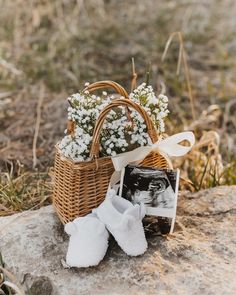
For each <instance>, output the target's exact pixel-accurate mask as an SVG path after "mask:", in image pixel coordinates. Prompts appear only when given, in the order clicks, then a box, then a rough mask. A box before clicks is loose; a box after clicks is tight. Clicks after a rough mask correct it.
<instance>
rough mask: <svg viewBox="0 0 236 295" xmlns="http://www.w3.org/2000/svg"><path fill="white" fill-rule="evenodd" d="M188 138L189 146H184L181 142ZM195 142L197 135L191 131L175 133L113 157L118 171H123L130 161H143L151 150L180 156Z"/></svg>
mask: <svg viewBox="0 0 236 295" xmlns="http://www.w3.org/2000/svg"><path fill="white" fill-rule="evenodd" d="M184 140H187V141H188V142H189V146H183V145H181V144H180V142H182V141H184ZM194 143H195V136H194V134H193V133H192V132H191V131H186V132H181V133H177V134H174V135H172V136H170V137H167V138H165V139H160V140H158V141H157V142H155V143H154V144H152V145H151V146H142V147H138V148H136V149H135V150H133V151H131V152H126V153H123V154H119V155H116V156H114V157H112V162H113V165H114V168H115V170H116V171H121V170H122V169H123V168H124V167H125V166H126V165H128V164H129V163H133V162H135V163H138V162H140V161H142V160H143V159H144V158H145V157H146V156H147V155H148V154H149V153H150V152H151V151H155V150H158V151H160V152H162V153H164V154H167V155H168V156H171V157H172V156H174V157H179V156H183V155H185V154H187V153H188V152H189V151H190V150H191V148H192V147H193V145H194Z"/></svg>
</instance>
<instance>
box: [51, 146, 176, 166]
mask: <svg viewBox="0 0 236 295" xmlns="http://www.w3.org/2000/svg"><path fill="white" fill-rule="evenodd" d="M59 142H60V141H58V142H57V143H56V145H55V148H56V151H57V153H58V154H59V155H60V159H61V160H62V161H65V162H68V163H70V164H71V165H75V166H79V165H86V164H87V165H89V164H94V163H95V162H96V161H97V160H98V161H99V160H111V158H112V157H111V156H106V157H99V158H95V159H92V160H88V161H78V162H75V161H73V160H72V159H71V158H69V157H66V156H63V155H62V154H61V151H60V149H59ZM151 152H158V153H159V154H160V155H161V156H162V157H164V158H165V160H166V162H167V164H168V166H169V167H170V169H173V163H172V161H171V158H170V157H169V156H168V155H167V154H166V153H165V152H162V151H160V150H157V151H155V150H153V151H151ZM151 152H150V153H151ZM143 160H144V159H143ZM141 162H142V161H141Z"/></svg>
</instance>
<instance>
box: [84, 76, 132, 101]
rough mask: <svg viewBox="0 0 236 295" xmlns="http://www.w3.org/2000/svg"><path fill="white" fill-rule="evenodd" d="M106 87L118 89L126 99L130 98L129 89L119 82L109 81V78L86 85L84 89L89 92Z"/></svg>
mask: <svg viewBox="0 0 236 295" xmlns="http://www.w3.org/2000/svg"><path fill="white" fill-rule="evenodd" d="M102 88H103V89H104V88H113V89H115V90H116V92H117V93H118V94H120V95H121V96H123V97H124V98H126V99H129V95H128V93H127V91H126V90H125V89H124V88H123V87H122V86H121V85H120V84H118V83H116V82H114V81H109V80H105V81H98V82H95V83H92V84H90V85H89V86H87V87H85V88H84V90H83V91H89V92H94V91H96V90H98V89H102Z"/></svg>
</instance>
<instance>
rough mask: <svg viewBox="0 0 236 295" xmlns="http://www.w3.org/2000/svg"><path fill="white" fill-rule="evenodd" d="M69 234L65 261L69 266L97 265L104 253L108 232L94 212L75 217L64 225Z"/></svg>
mask: <svg viewBox="0 0 236 295" xmlns="http://www.w3.org/2000/svg"><path fill="white" fill-rule="evenodd" d="M65 231H66V233H67V234H68V235H70V241H69V247H68V251H67V256H66V263H67V264H68V265H69V266H71V267H88V266H94V265H98V264H99V262H100V261H101V260H102V259H103V257H104V256H105V254H106V251H107V247H108V237H109V234H108V232H107V230H106V228H105V225H104V224H103V223H102V222H101V221H100V220H99V219H98V218H97V216H96V215H95V214H89V215H87V216H85V217H79V218H76V219H75V220H74V221H72V222H69V223H67V224H66V225H65Z"/></svg>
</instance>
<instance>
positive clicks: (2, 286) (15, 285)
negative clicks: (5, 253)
mask: <svg viewBox="0 0 236 295" xmlns="http://www.w3.org/2000/svg"><path fill="white" fill-rule="evenodd" d="M0 294H2V295H12V294H16V295H26V293H25V292H24V290H23V287H22V286H21V285H20V283H19V282H18V280H17V279H16V277H15V276H14V275H13V274H12V273H11V272H10V271H9V270H7V269H6V268H5V267H4V262H3V258H2V255H1V252H0Z"/></svg>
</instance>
